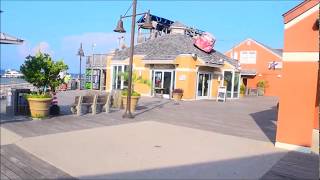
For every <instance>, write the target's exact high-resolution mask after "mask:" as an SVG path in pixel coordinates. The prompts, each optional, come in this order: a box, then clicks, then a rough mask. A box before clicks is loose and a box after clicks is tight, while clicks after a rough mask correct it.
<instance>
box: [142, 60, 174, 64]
mask: <svg viewBox="0 0 320 180" xmlns="http://www.w3.org/2000/svg"><path fill="white" fill-rule="evenodd" d="M142 62H143V63H144V64H176V63H175V62H174V60H143V61H142Z"/></svg>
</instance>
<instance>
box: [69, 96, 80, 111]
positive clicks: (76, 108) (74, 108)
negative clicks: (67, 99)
mask: <svg viewBox="0 0 320 180" xmlns="http://www.w3.org/2000/svg"><path fill="white" fill-rule="evenodd" d="M81 101H82V96H76V97H75V98H74V103H73V104H71V112H72V113H73V114H77V115H81Z"/></svg>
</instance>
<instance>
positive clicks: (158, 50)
mask: <svg viewBox="0 0 320 180" xmlns="http://www.w3.org/2000/svg"><path fill="white" fill-rule="evenodd" d="M192 53H194V54H197V56H198V57H200V58H201V59H202V60H204V61H205V62H207V63H209V64H218V65H219V64H223V61H227V62H229V63H230V64H232V65H234V66H236V67H237V61H236V60H233V59H230V58H229V57H227V56H225V55H224V54H222V53H220V52H218V51H213V52H212V53H205V52H203V51H201V50H199V49H198V48H196V47H195V46H194V45H193V39H192V38H191V37H190V36H187V35H181V34H167V35H164V36H161V37H158V38H155V39H152V40H148V41H146V42H144V43H141V44H137V45H135V48H134V54H135V55H145V57H144V58H143V60H173V59H175V58H176V57H177V56H178V55H180V54H192ZM128 57H129V48H126V49H124V50H121V51H116V52H115V55H114V57H113V59H114V60H124V59H126V58H128ZM220 59H222V61H220Z"/></svg>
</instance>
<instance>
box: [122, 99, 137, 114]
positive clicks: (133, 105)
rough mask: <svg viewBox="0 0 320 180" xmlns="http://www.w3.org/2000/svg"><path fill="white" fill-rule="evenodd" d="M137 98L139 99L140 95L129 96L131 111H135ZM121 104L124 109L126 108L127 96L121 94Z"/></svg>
mask: <svg viewBox="0 0 320 180" xmlns="http://www.w3.org/2000/svg"><path fill="white" fill-rule="evenodd" d="M139 99H140V96H131V105H130V110H131V112H135V111H136V107H137V104H138V101H139ZM122 104H123V107H124V109H126V108H127V96H122Z"/></svg>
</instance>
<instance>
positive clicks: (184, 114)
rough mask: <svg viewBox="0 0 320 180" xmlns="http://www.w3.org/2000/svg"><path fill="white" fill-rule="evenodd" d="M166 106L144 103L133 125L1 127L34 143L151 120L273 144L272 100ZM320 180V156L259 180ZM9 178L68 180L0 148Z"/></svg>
mask: <svg viewBox="0 0 320 180" xmlns="http://www.w3.org/2000/svg"><path fill="white" fill-rule="evenodd" d="M66 97H67V96H66ZM61 99H63V98H61ZM61 99H60V100H61ZM71 99H72V98H71ZM69 101H70V102H71V100H69ZM70 102H67V103H66V102H62V103H61V104H62V106H64V108H65V109H68V107H67V104H71V103H70ZM168 102H169V101H167V100H159V99H152V98H149V99H145V100H142V101H141V102H140V107H139V110H138V112H137V116H136V118H135V119H122V117H121V116H122V113H123V111H117V110H114V111H113V112H112V113H109V114H105V113H101V114H97V115H94V116H92V115H90V114H88V115H84V116H74V115H63V116H59V117H54V118H50V119H46V120H42V121H17V122H4V123H2V124H1V126H2V127H3V128H6V129H9V130H11V131H13V132H15V133H17V134H18V135H20V136H22V137H34V136H42V135H46V134H55V133H61V132H70V131H76V130H82V129H89V128H96V127H102V126H112V125H120V124H124V123H135V122H138V121H149V120H152V121H159V122H163V123H169V124H174V125H178V126H186V127H191V128H197V129H202V130H207V131H213V132H217V133H222V134H227V135H233V136H239V137H244V138H249V139H254V140H260V141H266V142H270V143H272V142H274V140H275V132H276V109H275V108H274V107H275V104H276V102H277V100H276V99H274V98H267V97H262V98H246V99H242V100H237V101H232V102H231V101H230V102H226V103H218V102H215V101H196V102H182V103H181V104H180V105H174V104H173V103H168ZM318 177H319V156H317V155H310V154H302V153H295V152H289V153H288V154H287V155H286V156H284V158H282V159H281V160H280V161H279V162H278V163H277V164H276V165H274V166H273V167H272V168H271V169H270V170H269V171H268V172H267V173H266V174H265V175H264V176H263V179H318ZM8 178H9V179H48V178H50V179H61V178H63V179H68V178H71V179H72V177H70V176H69V175H68V174H66V173H64V172H63V171H61V170H59V169H57V168H56V167H53V166H51V165H50V164H48V163H46V162H44V161H42V160H40V159H38V158H36V157H35V156H33V155H31V154H30V153H28V152H25V151H24V150H22V149H20V148H19V147H17V146H16V145H13V144H11V145H5V146H1V179H8Z"/></svg>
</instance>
